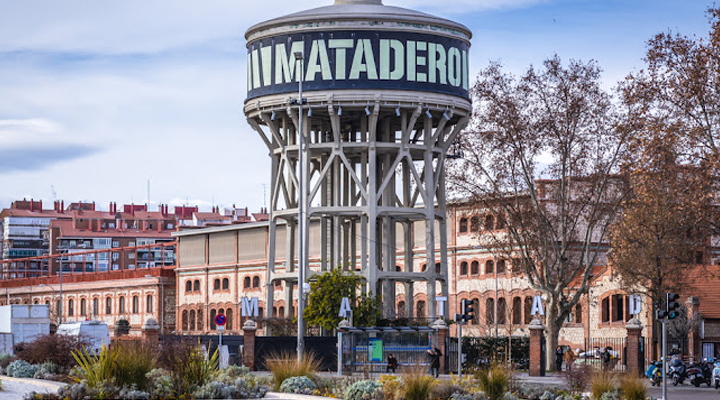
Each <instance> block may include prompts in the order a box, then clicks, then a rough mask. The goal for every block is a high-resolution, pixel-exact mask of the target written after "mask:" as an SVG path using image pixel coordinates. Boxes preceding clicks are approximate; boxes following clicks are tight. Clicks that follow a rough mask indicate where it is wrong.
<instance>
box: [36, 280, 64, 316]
mask: <svg viewBox="0 0 720 400" xmlns="http://www.w3.org/2000/svg"><path fill="white" fill-rule="evenodd" d="M38 286H40V287H46V288H50V290H52V292H53V300H55V289H53V287H52V286H50V285H46V284H44V283H41V284H39V285H38ZM56 304H57V303H56ZM60 306H61V307H62V298H61V299H60ZM61 323H62V314H58V326H60V324H61Z"/></svg>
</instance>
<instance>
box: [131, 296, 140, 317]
mask: <svg viewBox="0 0 720 400" xmlns="http://www.w3.org/2000/svg"><path fill="white" fill-rule="evenodd" d="M139 312H140V299H139V298H138V297H137V296H133V297H132V313H133V314H137V313H139Z"/></svg>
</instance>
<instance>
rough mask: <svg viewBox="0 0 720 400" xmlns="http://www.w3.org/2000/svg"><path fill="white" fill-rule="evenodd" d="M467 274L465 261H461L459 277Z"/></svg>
mask: <svg viewBox="0 0 720 400" xmlns="http://www.w3.org/2000/svg"><path fill="white" fill-rule="evenodd" d="M467 274H468V264H467V261H463V262H461V263H460V275H467Z"/></svg>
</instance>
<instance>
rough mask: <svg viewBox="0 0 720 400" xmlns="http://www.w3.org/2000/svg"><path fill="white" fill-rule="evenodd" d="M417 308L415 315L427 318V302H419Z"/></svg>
mask: <svg viewBox="0 0 720 400" xmlns="http://www.w3.org/2000/svg"><path fill="white" fill-rule="evenodd" d="M415 309H416V310H417V312H416V314H415V315H416V316H417V317H418V318H425V302H424V301H423V300H420V301H418V302H417V307H416V308H415Z"/></svg>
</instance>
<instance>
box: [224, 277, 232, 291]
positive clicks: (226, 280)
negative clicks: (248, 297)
mask: <svg viewBox="0 0 720 400" xmlns="http://www.w3.org/2000/svg"><path fill="white" fill-rule="evenodd" d="M222 288H223V290H227V289H230V279H228V278H223V280H222Z"/></svg>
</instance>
